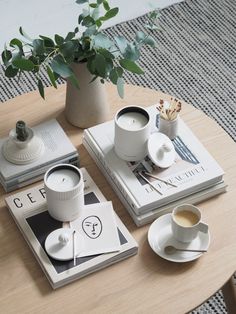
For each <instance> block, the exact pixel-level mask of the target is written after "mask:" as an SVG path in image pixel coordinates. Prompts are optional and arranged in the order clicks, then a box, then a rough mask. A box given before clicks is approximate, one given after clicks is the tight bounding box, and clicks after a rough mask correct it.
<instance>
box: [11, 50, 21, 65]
mask: <svg viewBox="0 0 236 314" xmlns="http://www.w3.org/2000/svg"><path fill="white" fill-rule="evenodd" d="M22 56H23V50H22V49H19V50H15V51H12V59H11V63H13V61H14V60H16V59H20V58H22Z"/></svg>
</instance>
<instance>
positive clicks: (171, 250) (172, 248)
mask: <svg viewBox="0 0 236 314" xmlns="http://www.w3.org/2000/svg"><path fill="white" fill-rule="evenodd" d="M177 251H182V252H201V253H204V252H207V250H194V249H180V248H176V247H175V246H173V245H168V246H166V247H165V248H164V252H165V253H166V254H168V255H170V254H175V253H176V252H177Z"/></svg>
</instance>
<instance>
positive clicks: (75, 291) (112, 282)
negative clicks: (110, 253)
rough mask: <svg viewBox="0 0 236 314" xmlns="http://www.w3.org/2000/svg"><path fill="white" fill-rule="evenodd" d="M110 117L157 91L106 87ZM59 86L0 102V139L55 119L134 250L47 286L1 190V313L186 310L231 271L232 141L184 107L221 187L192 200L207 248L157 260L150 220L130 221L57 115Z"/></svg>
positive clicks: (235, 258)
mask: <svg viewBox="0 0 236 314" xmlns="http://www.w3.org/2000/svg"><path fill="white" fill-rule="evenodd" d="M107 90H108V94H109V103H110V106H111V115H110V118H112V117H114V114H115V112H116V111H117V110H118V109H119V108H120V107H122V106H125V105H131V104H136V105H141V106H144V107H145V106H149V105H152V104H155V103H156V102H157V101H159V99H160V98H164V99H167V100H168V99H169V97H170V96H168V95H165V94H163V93H160V92H157V91H154V90H150V89H147V88H142V87H137V86H131V85H130V86H129V85H127V86H126V90H125V99H124V100H121V99H119V97H118V96H117V92H116V87H115V86H111V85H107ZM64 99H65V86H61V87H59V88H58V90H54V89H53V88H48V89H47V92H46V101H44V100H42V99H41V98H40V96H39V95H38V92H37V91H36V92H32V93H29V94H25V95H22V96H19V97H16V98H14V99H12V100H9V101H7V102H6V103H3V104H1V105H0V137H5V136H7V135H8V133H9V131H10V129H12V128H13V127H14V126H15V122H16V121H17V120H19V119H23V120H25V121H26V123H27V124H28V125H30V126H33V125H35V124H38V123H40V122H43V121H45V120H48V119H51V118H54V117H55V118H57V120H58V121H59V122H60V124H61V125H62V126H63V128H64V130H65V131H66V133H67V135H68V136H69V137H70V139H71V141H72V142H73V144H74V145H75V146H76V148H77V149H78V151H79V153H80V157H81V166H84V167H86V168H87V170H88V172H89V173H90V174H91V175H92V177H93V178H94V180H95V182H96V183H97V185H98V186H99V188H100V189H101V190H102V192H103V193H104V195H105V197H106V198H107V199H108V200H112V202H113V207H114V209H115V211H116V212H117V213H118V215H119V216H120V218H121V219H122V221H123V222H124V223H125V225H126V226H127V228H128V229H129V231H130V232H131V233H132V234H133V236H134V238H135V239H136V241H137V242H138V244H139V252H138V254H137V255H136V256H134V257H131V258H128V259H127V260H124V261H122V262H120V263H117V264H114V265H112V266H110V267H107V268H105V269H104V270H101V271H98V272H95V273H93V274H91V275H89V276H87V277H84V278H82V279H80V280H77V281H75V282H73V283H71V284H69V285H67V286H64V287H62V288H60V289H58V290H55V291H53V290H52V288H51V286H50V284H49V283H48V281H47V278H46V277H45V275H44V273H43V271H42V270H41V268H40V266H39V265H38V263H37V261H36V259H35V258H34V256H33V254H32V252H31V250H30V249H29V247H28V245H27V243H26V242H25V240H24V239H23V237H22V235H21V233H20V231H19V230H18V228H17V226H16V224H15V223H14V221H13V219H12V217H11V216H10V214H9V212H8V210H7V208H6V206H5V204H4V198H5V197H6V194H5V193H4V191H3V189H0V193H1V198H0V248H1V249H0V309H1V313H65V312H67V313H168V314H169V313H175V314H176V313H185V312H188V311H190V310H192V309H193V308H195V307H197V306H198V305H200V304H201V303H203V302H204V301H205V300H207V299H208V298H209V297H210V296H211V295H213V294H214V293H215V292H216V291H217V290H218V289H220V288H221V287H222V286H223V285H224V284H225V282H226V281H227V280H228V279H229V278H230V276H231V275H232V274H233V273H234V271H235V270H236V202H235V195H236V158H235V156H236V145H235V143H234V142H233V140H232V139H231V138H230V137H229V136H228V135H227V134H226V133H225V132H224V131H223V130H222V129H221V128H220V127H219V126H218V125H217V123H216V122H214V121H213V120H212V119H210V118H208V117H207V116H206V115H204V114H203V113H202V112H201V111H199V110H196V109H194V108H193V107H192V106H191V105H188V104H185V103H184V105H183V110H182V112H181V117H182V118H183V119H184V120H185V122H187V124H188V125H189V126H190V127H191V129H192V130H193V132H194V133H195V134H196V136H197V137H198V138H199V139H200V140H201V142H202V143H203V145H205V147H206V148H207V149H208V151H209V152H210V153H211V154H212V155H213V157H214V158H215V159H216V160H217V161H218V163H219V164H220V165H221V167H222V168H223V169H224V171H225V181H226V182H227V183H228V185H229V186H228V191H227V193H224V194H222V195H220V196H217V197H215V198H213V199H210V200H208V201H205V202H202V203H201V204H200V205H198V206H199V207H200V208H201V209H202V211H203V219H204V221H205V222H207V223H208V224H209V228H210V234H211V244H210V247H209V251H208V252H207V253H206V254H204V255H203V256H202V257H201V258H199V259H198V260H196V261H194V262H189V263H184V264H177V263H172V262H168V261H165V260H163V259H162V258H160V257H159V256H157V255H156V254H155V253H154V252H153V251H152V250H151V248H150V247H149V245H148V241H147V232H148V228H149V225H146V226H144V227H140V228H138V227H136V226H135V224H134V223H133V221H132V219H131V218H130V216H129V215H128V213H127V212H126V210H125V208H124V206H123V205H122V204H121V202H120V201H119V199H118V197H117V196H116V194H115V193H114V192H113V190H112V189H111V187H110V185H109V184H108V183H107V182H106V180H105V178H104V177H103V175H102V174H101V172H100V171H99V169H98V168H97V166H96V165H95V163H94V162H93V160H92V159H91V157H90V156H89V154H88V153H87V151H86V150H85V148H84V147H83V145H82V134H83V130H80V129H78V128H75V127H73V126H71V125H69V124H68V123H67V122H66V121H65V118H64V114H63V107H64Z"/></svg>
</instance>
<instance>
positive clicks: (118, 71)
mask: <svg viewBox="0 0 236 314" xmlns="http://www.w3.org/2000/svg"><path fill="white" fill-rule="evenodd" d="M116 72H117V74H118V76H119V77H122V75H123V73H124V70H123V69H122V68H121V67H116Z"/></svg>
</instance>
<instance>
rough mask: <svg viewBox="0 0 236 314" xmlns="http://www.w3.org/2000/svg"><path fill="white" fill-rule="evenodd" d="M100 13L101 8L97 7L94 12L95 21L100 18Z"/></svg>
mask: <svg viewBox="0 0 236 314" xmlns="http://www.w3.org/2000/svg"><path fill="white" fill-rule="evenodd" d="M99 13H100V10H99V8H95V9H94V10H93V12H92V18H93V19H94V21H96V20H97V19H98V18H99Z"/></svg>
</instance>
